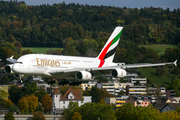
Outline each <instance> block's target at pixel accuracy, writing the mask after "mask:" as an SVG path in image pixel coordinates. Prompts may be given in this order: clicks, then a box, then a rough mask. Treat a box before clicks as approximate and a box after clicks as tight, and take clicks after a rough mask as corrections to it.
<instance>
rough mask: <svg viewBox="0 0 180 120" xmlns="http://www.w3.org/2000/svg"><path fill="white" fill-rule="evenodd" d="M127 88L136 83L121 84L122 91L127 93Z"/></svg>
mask: <svg viewBox="0 0 180 120" xmlns="http://www.w3.org/2000/svg"><path fill="white" fill-rule="evenodd" d="M126 86H134V83H119V88H120V90H123V91H126Z"/></svg>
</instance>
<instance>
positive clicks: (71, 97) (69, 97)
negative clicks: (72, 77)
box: [52, 87, 89, 109]
mask: <svg viewBox="0 0 180 120" xmlns="http://www.w3.org/2000/svg"><path fill="white" fill-rule="evenodd" d="M52 99H53V105H54V106H53V109H54V108H57V109H65V108H68V105H69V102H77V103H78V105H79V106H81V102H82V98H81V91H80V90H73V89H72V88H71V87H69V88H68V89H67V90H66V92H65V93H64V95H62V94H61V93H60V92H59V89H58V88H55V89H54V91H53V95H52ZM87 99H89V98H87ZM88 102H89V101H88ZM84 103H85V102H84Z"/></svg>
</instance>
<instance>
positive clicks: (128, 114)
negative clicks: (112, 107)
mask: <svg viewBox="0 0 180 120" xmlns="http://www.w3.org/2000/svg"><path fill="white" fill-rule="evenodd" d="M115 114H116V117H117V120H122V119H131V120H140V119H143V120H146V119H147V120H160V119H161V114H160V113H159V111H158V110H157V109H154V108H153V107H152V106H151V105H150V106H148V107H144V108H143V107H141V106H136V107H134V106H133V105H132V104H131V103H127V104H124V105H122V106H121V107H119V108H118V109H117V110H116V113H115Z"/></svg>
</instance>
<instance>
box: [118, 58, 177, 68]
mask: <svg viewBox="0 0 180 120" xmlns="http://www.w3.org/2000/svg"><path fill="white" fill-rule="evenodd" d="M171 64H174V65H175V66H177V60H176V61H174V62H167V63H155V64H150V63H146V64H129V65H121V67H122V68H137V67H153V66H163V65H171Z"/></svg>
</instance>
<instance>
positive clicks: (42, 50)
mask: <svg viewBox="0 0 180 120" xmlns="http://www.w3.org/2000/svg"><path fill="white" fill-rule="evenodd" d="M27 49H29V50H31V51H32V52H33V53H43V54H45V53H46V51H47V50H50V49H53V50H56V49H63V48H48V47H23V50H27Z"/></svg>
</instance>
